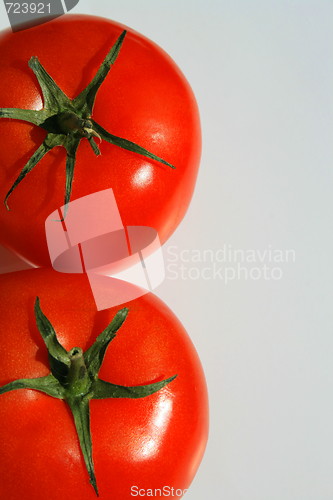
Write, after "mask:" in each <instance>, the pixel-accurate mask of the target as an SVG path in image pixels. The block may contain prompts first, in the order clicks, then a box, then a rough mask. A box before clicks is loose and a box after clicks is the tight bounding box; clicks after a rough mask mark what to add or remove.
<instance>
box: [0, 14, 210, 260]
mask: <svg viewBox="0 0 333 500" xmlns="http://www.w3.org/2000/svg"><path fill="white" fill-rule="evenodd" d="M123 29H124V26H122V25H120V24H118V23H116V22H113V21H110V20H107V19H103V18H98V17H93V16H83V15H66V16H63V17H61V18H59V19H55V20H53V21H51V22H48V23H46V24H43V25H40V26H36V27H33V28H30V29H27V30H23V31H19V32H16V33H11V32H9V31H6V32H3V33H2V34H1V35H0V54H1V61H2V64H1V67H0V107H1V108H25V109H35V110H40V109H42V108H43V101H42V93H41V89H40V86H39V84H38V82H37V79H36V77H35V75H34V74H33V72H32V71H31V69H30V68H29V66H28V61H29V60H30V58H31V57H32V56H36V57H38V59H39V61H40V62H41V64H42V65H43V66H44V67H45V69H46V70H47V71H48V73H49V74H50V75H51V76H52V78H53V79H54V80H55V82H56V83H57V85H58V86H59V87H60V88H61V89H62V90H63V91H64V92H65V93H66V95H67V96H68V97H69V98H71V99H73V98H75V97H76V96H77V95H78V94H79V93H80V92H81V91H82V90H83V89H84V88H85V87H86V86H87V85H88V84H89V82H90V81H91V79H92V78H93V76H94V75H95V73H96V71H97V69H98V67H99V66H100V64H101V62H102V61H103V59H104V57H105V55H106V54H107V52H108V50H109V49H110V47H111V46H112V45H113V44H114V43H115V41H116V39H117V38H118V37H119V36H120V34H121V33H122V31H123ZM93 118H94V119H95V120H96V122H98V123H99V124H100V125H101V126H102V127H104V128H105V129H106V130H108V131H109V132H110V133H111V134H114V135H116V136H118V137H123V138H126V139H127V140H129V141H133V142H135V143H136V144H138V145H140V146H141V147H143V148H146V149H147V150H149V151H151V152H152V153H154V154H155V155H156V156H158V157H160V158H163V159H164V160H165V161H167V162H168V163H170V164H172V165H173V166H174V167H175V169H171V168H169V167H168V166H167V165H163V164H161V163H159V162H158V161H156V160H150V159H148V158H146V157H144V156H142V155H139V154H137V153H134V152H131V151H126V150H124V149H121V148H120V147H117V146H115V145H112V144H109V143H107V142H102V143H101V144H100V145H99V148H100V151H101V155H100V156H98V157H96V156H95V155H94V154H93V152H92V150H91V147H90V144H89V142H88V140H86V139H83V140H82V141H81V143H80V145H79V147H78V150H77V160H76V166H75V174H74V181H73V190H72V198H71V199H72V200H75V199H77V198H80V197H82V196H85V195H88V194H91V193H94V192H97V191H100V190H103V189H107V188H112V189H113V190H114V194H115V198H116V202H117V204H118V208H119V211H120V215H121V217H122V221H123V224H124V225H125V226H126V225H132V226H133V225H141V226H150V227H153V228H154V229H156V230H157V231H158V234H159V237H160V240H161V242H162V243H163V242H164V241H165V240H166V239H167V238H168V237H169V236H170V235H171V234H172V232H173V231H174V230H175V228H176V227H177V226H178V224H179V223H180V221H181V220H182V218H183V216H184V214H185V212H186V210H187V207H188V205H189V202H190V199H191V196H192V193H193V189H194V185H195V180H196V176H197V169H198V165H199V159H200V152H201V138H200V123H199V115H198V109H197V104H196V101H195V98H194V95H193V93H192V90H191V88H190V86H189V84H188V82H187V81H186V79H185V77H184V75H183V74H182V73H181V71H180V70H179V68H178V67H177V66H176V65H175V63H174V62H173V61H172V59H171V58H170V57H169V56H168V55H167V54H166V53H165V52H164V51H163V50H162V49H161V48H159V47H158V46H157V45H156V44H154V43H153V42H151V41H150V40H148V39H147V38H145V37H143V36H142V35H140V34H138V33H137V32H135V31H133V30H131V29H129V30H128V32H127V35H126V38H125V40H124V43H123V46H122V48H121V51H120V53H119V56H118V58H117V60H116V62H115V64H114V65H113V66H112V68H111V70H110V73H109V74H108V76H107V77H106V79H105V81H104V82H103V84H102V85H101V88H100V90H99V92H98V95H97V98H96V101H95V106H94V109H93ZM45 137H46V131H45V130H43V129H41V128H40V127H37V126H35V125H31V124H29V123H27V122H24V121H17V120H12V119H9V118H1V119H0V148H1V152H2V153H1V160H0V199H2V200H4V199H5V197H6V194H7V193H8V190H9V189H10V188H11V186H12V184H13V182H14V181H15V179H16V178H17V176H18V174H19V172H20V171H21V170H22V168H23V167H24V165H25V164H26V163H27V161H28V159H29V157H31V155H32V154H33V153H34V151H35V150H36V149H37V147H38V146H39V145H40V144H41V142H42V141H43V140H44V139H45ZM65 163H66V152H65V149H64V148H63V147H55V148H54V149H52V151H50V152H49V153H48V154H47V155H46V156H45V157H44V158H43V159H42V160H41V161H40V163H38V164H37V165H36V166H35V167H34V169H33V170H32V171H31V172H30V173H29V175H27V177H26V178H24V180H23V181H22V182H21V183H20V185H19V186H18V187H17V189H15V191H14V192H13V193H12V194H11V198H10V208H11V210H10V212H8V211H7V210H6V208H5V206H4V205H3V206H2V205H1V204H0V225H1V233H0V243H1V244H3V245H5V246H6V247H8V248H10V249H12V250H14V251H15V252H16V253H18V254H19V255H21V256H22V257H23V258H24V259H26V260H27V261H29V262H31V263H33V264H35V265H41V266H49V265H50V260H49V256H48V250H47V244H46V238H45V228H44V224H45V220H46V218H47V217H48V215H50V214H51V213H52V212H53V211H54V210H56V209H57V208H58V207H60V206H62V205H63V203H64V196H63V193H64V185H65Z"/></svg>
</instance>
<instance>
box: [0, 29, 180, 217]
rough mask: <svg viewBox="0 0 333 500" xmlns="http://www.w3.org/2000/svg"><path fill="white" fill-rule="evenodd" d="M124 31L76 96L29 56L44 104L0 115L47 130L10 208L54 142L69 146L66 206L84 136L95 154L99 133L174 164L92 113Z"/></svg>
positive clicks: (109, 140) (125, 147) (9, 192)
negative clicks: (107, 126) (112, 130)
mask: <svg viewBox="0 0 333 500" xmlns="http://www.w3.org/2000/svg"><path fill="white" fill-rule="evenodd" d="M125 35H126V31H123V32H122V33H121V35H120V36H119V38H118V39H117V40H116V42H115V44H114V45H113V46H112V47H111V49H110V51H109V53H108V54H107V55H106V57H105V59H104V61H103V62H102V64H101V65H100V67H99V69H98V71H97V73H96V75H95V76H94V78H93V79H92V81H91V82H90V83H89V85H87V87H86V88H85V89H84V90H83V91H82V92H81V93H80V94H79V95H78V96H77V97H76V98H75V99H70V98H69V97H68V96H66V94H65V93H64V92H63V91H62V90H61V89H60V87H59V86H58V85H57V83H56V82H55V81H54V80H53V78H52V77H51V76H50V75H49V74H48V72H47V71H46V69H45V68H44V67H43V66H42V64H41V63H40V62H39V60H38V58H37V57H32V58H31V59H30V61H29V66H30V68H31V69H32V70H33V72H34V73H35V75H36V77H37V80H38V82H39V85H40V88H41V91H42V94H43V101H44V108H43V109H41V110H30V109H18V108H2V109H0V118H11V119H15V120H24V121H27V122H29V123H32V124H34V125H37V126H39V127H41V128H43V129H44V130H46V131H47V132H48V134H47V136H46V138H45V140H44V142H43V144H42V145H41V146H40V147H39V148H38V149H37V150H36V152H35V153H34V154H33V156H32V157H31V158H30V159H29V161H28V162H27V164H26V165H25V166H24V167H23V169H22V171H21V172H20V174H19V176H18V177H17V179H16V180H15V182H14V183H13V185H12V186H11V188H10V189H9V191H8V193H7V195H6V198H5V200H4V203H5V205H6V208H7V209H8V210H9V207H8V203H7V201H8V198H9V196H10V195H11V194H12V192H13V191H14V190H15V189H16V187H17V186H18V185H19V184H20V182H21V181H22V180H23V179H24V178H25V177H26V175H28V174H29V172H31V170H32V169H33V168H34V167H35V166H36V165H37V163H38V162H39V161H40V160H41V159H42V158H43V157H44V155H45V154H46V153H47V152H48V151H50V149H52V148H53V147H55V146H63V147H65V148H66V150H67V161H66V187H65V206H66V205H67V204H68V203H69V202H70V198H71V193H72V181H73V176H74V167H75V153H76V149H77V147H78V146H79V143H80V141H81V140H82V139H84V138H85V139H87V140H88V141H89V143H90V146H91V148H92V150H93V152H94V154H95V155H99V154H101V152H100V150H99V147H98V146H97V144H96V143H95V141H94V137H97V138H98V139H99V140H102V139H104V140H105V141H107V142H110V143H111V144H114V145H115V146H118V147H120V148H122V149H125V150H127V151H131V152H134V153H136V154H140V155H143V156H145V157H146V158H149V159H150V160H153V161H157V162H160V163H163V164H164V165H167V166H169V167H171V168H175V167H174V166H173V165H171V163H169V162H168V161H166V160H164V159H162V158H160V157H159V156H157V155H155V154H154V153H151V152H150V151H148V150H147V149H145V148H143V147H142V146H139V145H138V144H136V143H134V142H132V141H129V140H127V139H124V138H122V137H117V136H115V135H113V134H110V133H109V132H108V131H106V130H105V129H104V128H103V127H102V126H101V125H99V124H98V123H97V122H95V121H94V120H93V119H92V117H91V115H92V112H93V107H94V103H95V99H96V96H97V93H98V90H99V88H100V86H101V85H102V83H103V81H104V80H105V78H106V76H107V75H108V73H109V71H110V69H111V66H112V65H113V64H114V63H115V61H116V59H117V57H118V54H119V52H120V49H121V47H122V44H123V42H124V38H125ZM66 212H67V208H65V214H64V215H66Z"/></svg>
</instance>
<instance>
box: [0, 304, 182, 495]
mask: <svg viewBox="0 0 333 500" xmlns="http://www.w3.org/2000/svg"><path fill="white" fill-rule="evenodd" d="M127 314H128V309H127V308H123V309H121V310H120V311H118V312H117V314H116V315H115V317H114V318H113V320H112V321H111V323H110V324H109V325H108V326H107V327H106V328H105V330H104V331H103V332H102V333H101V334H100V335H99V336H98V337H97V339H96V341H95V343H94V344H93V345H92V346H91V347H90V348H89V349H88V350H87V351H85V352H83V351H82V349H81V348H80V347H74V348H73V349H71V350H70V351H66V349H65V348H64V347H63V346H62V345H61V344H60V343H59V341H58V339H57V335H56V332H55V330H54V328H53V326H52V324H51V323H50V321H49V320H48V318H47V317H46V316H45V315H44V313H43V312H42V310H41V308H40V303H39V298H38V297H37V298H36V302H35V316H36V323H37V327H38V329H39V332H40V334H41V336H42V337H43V340H44V342H45V344H46V347H47V350H48V354H49V362H50V368H51V373H50V374H49V375H46V376H45V377H39V378H30V379H29V378H27V379H19V380H15V381H13V382H10V383H9V384H6V385H4V386H3V387H0V395H1V394H4V393H6V392H9V391H13V390H16V389H34V390H36V391H40V392H43V393H45V394H47V395H48V396H52V397H54V398H57V399H62V400H64V401H65V402H66V403H67V404H68V405H69V407H70V409H71V412H72V414H73V417H74V422H75V427H76V431H77V434H78V438H79V442H80V446H81V451H82V455H83V458H84V461H85V465H86V468H87V471H88V474H89V479H90V483H91V484H92V486H93V488H94V490H95V492H96V495H97V496H98V489H97V482H96V476H95V470H94V463H93V457H92V440H91V433H90V412H89V401H90V400H91V399H109V398H130V399H137V398H144V397H146V396H150V395H151V394H154V393H155V392H157V391H159V390H160V389H162V388H163V387H165V386H166V385H167V384H169V383H170V382H172V381H173V380H174V379H175V378H176V376H177V375H174V376H173V377H170V378H168V379H165V380H162V381H160V382H155V383H153V384H147V385H139V386H134V387H127V386H121V385H116V384H111V383H109V382H106V381H104V380H101V379H100V378H99V377H98V372H99V370H100V368H101V365H102V363H103V359H104V355H105V352H106V349H107V347H108V345H109V343H110V342H111V340H113V339H114V338H115V336H116V332H117V330H119V328H120V327H121V325H122V324H123V322H124V321H125V319H126V316H127Z"/></svg>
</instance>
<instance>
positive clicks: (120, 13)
mask: <svg viewBox="0 0 333 500" xmlns="http://www.w3.org/2000/svg"><path fill="white" fill-rule="evenodd" d="M74 12H80V13H90V14H95V15H101V16H105V17H109V18H112V19H114V20H117V21H120V22H122V23H124V24H126V25H128V26H131V27H132V28H134V29H136V30H137V31H139V32H142V33H143V34H145V35H146V36H148V37H150V38H151V39H153V40H154V41H155V42H157V43H158V44H159V45H161V46H162V47H163V48H164V49H165V50H166V51H167V52H169V54H170V55H171V56H172V57H173V58H174V59H175V61H176V62H177V63H178V65H179V66H180V67H181V68H182V70H183V72H184V73H185V75H186V76H187V78H188V80H189V81H190V83H191V85H192V87H193V90H194V92H195V94H196V96H197V99H198V102H199V106H200V110H201V118H202V127H203V140H204V149H203V157H202V163H201V171H200V175H199V178H198V183H197V187H196V192H195V195H194V198H193V201H192V204H191V207H190V209H189V211H188V214H187V216H186V218H185V220H184V221H183V223H182V224H181V226H180V227H179V229H178V230H177V231H176V233H175V234H174V236H173V237H172V239H171V240H169V242H168V243H167V245H166V248H165V257H166V260H167V264H169V265H170V262H168V259H169V260H170V255H169V253H170V246H173V245H175V246H177V248H178V254H179V256H180V251H181V250H184V249H185V250H190V249H198V250H200V251H203V250H205V249H211V250H215V251H217V250H218V249H223V248H224V245H227V246H228V245H231V247H232V248H235V249H243V250H244V251H245V250H247V249H254V250H257V251H261V252H263V251H264V250H265V249H268V248H272V249H280V250H282V251H285V250H287V249H293V250H294V251H295V254H296V258H295V262H289V263H283V264H281V265H280V264H279V266H280V267H281V269H282V272H283V275H282V278H281V279H279V280H272V279H270V280H267V279H266V280H265V279H264V278H263V277H261V278H260V279H258V280H254V279H245V278H244V276H241V277H240V279H235V280H233V281H231V282H229V283H228V284H225V282H224V280H223V279H221V278H219V277H215V279H213V278H212V279H206V280H205V279H202V278H201V279H180V278H179V279H177V280H172V279H171V277H172V276H173V275H172V276H171V275H170V273H169V274H168V279H167V280H166V281H165V282H164V284H163V285H162V286H161V287H160V288H159V289H158V290H157V294H158V295H159V296H160V297H161V298H163V299H164V300H165V301H166V302H167V304H168V305H169V306H170V307H171V309H173V311H174V312H175V313H176V314H177V316H178V317H179V318H180V319H181V321H182V322H183V324H184V325H185V327H186V328H187V330H188V332H189V333H190V335H191V337H192V339H193V341H194V343H195V345H196V347H197V349H198V351H199V354H200V357H201V359H202V363H203V365H204V368H205V372H206V376H207V381H208V386H209V392H210V404H211V430H210V441H209V444H208V448H207V452H206V455H205V458H204V460H203V463H202V465H201V468H200V470H199V472H198V474H197V476H196V479H195V480H194V482H193V484H192V486H191V489H190V491H189V493H188V494H187V495H186V498H187V499H188V500H202V499H204V498H209V499H214V500H215V499H223V500H243V499H244V500H332V498H333V479H332V471H333V452H332V450H333V432H332V422H333V405H332V389H333V387H332V386H333V377H332V375H333V364H332V354H333V340H332V304H331V301H332V293H331V285H332V277H333V276H332V255H333V248H332V246H333V245H332V243H333V241H332V224H331V212H332V189H333V185H332V180H333V179H332V177H333V176H332V148H331V138H332V128H333V127H332V104H333V103H332V89H333V65H332V47H333V36H332V19H333V17H332V16H333V3H332V1H331V0H326V1H325V0H288V1H287V0H262V1H259V0H243V1H241V0H232V1H227V0H205V2H204V1H198V0H122V1H121V2H119V1H117V2H116V1H115V0H98V1H92V0H80V2H79V4H78V5H77V7H76V8H75V9H74ZM0 16H1V22H2V24H1V27H5V26H7V25H8V21H7V18H6V14H5V10H4V7H3V5H2V4H1V5H0ZM215 264H216V263H215ZM217 264H218V265H219V266H221V265H223V266H228V265H230V263H222V264H221V263H217ZM267 264H268V265H270V266H272V265H273V266H274V264H272V263H269V262H268V263H267ZM184 265H185V267H186V269H187V271H186V272H190V271H189V269H190V268H191V267H196V268H200V269H202V267H203V266H204V265H207V266H208V267H210V269H211V268H212V266H213V265H214V264H213V263H212V262H208V263H206V264H204V265H203V264H196V263H191V262H190V263H184ZM231 265H233V264H232V263H231ZM245 265H246V266H247V267H248V269H250V267H251V265H252V266H253V265H255V266H260V265H262V263H260V262H259V264H258V263H255V264H249V263H247V264H245ZM191 272H192V271H191Z"/></svg>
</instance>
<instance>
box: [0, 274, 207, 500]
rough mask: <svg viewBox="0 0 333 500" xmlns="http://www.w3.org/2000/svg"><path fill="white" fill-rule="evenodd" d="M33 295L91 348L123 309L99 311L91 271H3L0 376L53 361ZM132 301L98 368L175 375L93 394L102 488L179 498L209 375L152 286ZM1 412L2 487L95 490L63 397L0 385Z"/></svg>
mask: <svg viewBox="0 0 333 500" xmlns="http://www.w3.org/2000/svg"><path fill="white" fill-rule="evenodd" d="M37 295H38V296H39V297H40V304H41V307H42V309H43V312H44V313H45V315H46V316H47V317H48V319H49V320H50V322H51V323H52V325H53V327H54V329H55V331H56V332H57V334H58V339H59V341H60V342H61V344H63V346H64V347H65V348H66V349H67V350H69V349H71V348H73V347H75V346H79V347H82V348H83V349H84V350H86V348H88V347H89V346H90V345H91V344H92V343H93V342H94V340H95V339H96V337H97V335H99V334H100V333H101V331H102V330H103V329H104V328H105V327H106V326H107V325H108V324H109V323H110V321H111V319H112V318H113V316H114V314H115V312H116V311H117V310H118V309H119V308H116V309H111V310H105V311H101V312H98V313H97V312H96V309H95V305H94V302H93V299H92V295H91V292H90V290H89V285H88V282H87V279H86V277H85V276H84V275H64V274H60V273H56V272H54V271H52V270H48V269H38V270H29V271H21V272H17V273H10V274H7V275H5V276H3V277H2V280H1V287H0V296H1V299H2V300H1V302H0V318H1V340H0V342H1V363H0V386H3V385H4V384H7V383H9V382H11V381H13V380H15V379H18V378H31V377H41V376H45V375H47V374H48V373H49V371H50V370H49V361H48V356H47V351H46V347H45V344H44V343H43V340H42V338H41V336H40V334H39V332H38V330H37V327H36V322H35V318H34V313H33V308H34V302H35V298H36V296H37ZM127 307H128V308H129V313H128V317H127V319H126V321H125V323H124V324H123V325H122V326H121V328H120V329H119V331H118V333H117V336H116V338H115V339H114V340H113V341H112V342H111V344H110V346H109V347H108V350H107V352H106V356H105V359H104V361H103V364H102V368H101V371H100V377H101V378H102V379H104V380H106V381H109V382H111V383H115V384H121V385H127V386H131V385H132V386H133V385H143V384H147V383H152V382H155V381H157V380H162V379H165V378H168V377H170V376H172V375H175V374H177V378H176V379H175V380H174V381H172V382H171V383H170V384H169V385H167V386H166V387H164V388H163V389H161V390H160V391H159V392H156V393H155V394H152V395H150V396H148V397H145V398H143V399H106V400H92V401H91V402H90V411H91V414H90V417H91V434H92V450H93V459H94V463H95V472H96V477H97V484H98V488H99V493H100V498H101V499H102V500H103V499H113V500H114V499H116V500H129V499H130V498H133V495H132V494H131V488H133V489H132V492H133V493H135V492H136V491H138V488H140V490H141V492H142V491H143V490H145V491H147V492H148V490H149V489H150V490H154V489H156V488H163V487H164V486H166V487H168V488H170V489H169V490H165V492H167V491H171V488H174V492H176V491H178V495H177V497H178V498H180V496H179V492H180V490H184V489H186V488H188V486H189V484H190V483H191V481H192V479H193V476H194V474H195V472H196V470H197V468H198V466H199V463H200V460H201V458H202V455H203V452H204V448H205V444H206V439H207V425H208V423H207V413H208V411H207V393H206V385H205V380H204V375H203V372H202V368H201V365H200V361H199V359H198V356H197V353H196V351H195V349H194V347H193V345H192V343H191V341H190V339H189V337H188V336H187V334H186V332H185V331H184V328H183V327H182V325H181V324H180V322H179V321H178V320H177V318H176V317H175V316H174V315H173V313H172V312H171V311H170V309H168V307H167V306H166V305H165V304H163V303H162V302H161V301H160V300H159V299H157V298H156V297H155V296H154V295H152V294H149V295H146V296H143V297H142V298H140V299H137V300H135V301H132V302H129V303H128V304H127ZM0 421H1V426H0V477H1V482H0V498H3V499H8V500H9V499H10V500H18V499H20V500H21V499H22V498H24V499H25V500H44V499H45V498H47V499H48V500H58V499H59V498H61V499H63V500H73V499H80V500H94V499H95V498H96V496H95V493H94V490H93V488H92V486H91V485H90V484H89V479H88V474H87V470H86V469H85V465H84V461H83V458H82V455H81V452H80V448H79V443H78V438H77V435H76V431H75V427H74V423H73V418H72V415H71V414H70V412H69V410H68V406H67V405H66V403H65V402H64V401H62V400H59V399H53V398H52V397H50V396H47V395H45V394H43V393H40V392H37V391H34V390H27V389H20V390H15V391H12V392H8V393H5V394H2V395H0ZM135 488H137V489H135ZM146 496H147V497H149V496H151V495H149V492H148V493H147V495H146ZM162 496H163V495H162ZM164 496H168V494H165V495H164ZM169 496H170V495H169ZM174 496H175V495H174Z"/></svg>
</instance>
